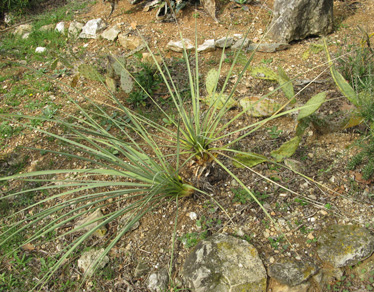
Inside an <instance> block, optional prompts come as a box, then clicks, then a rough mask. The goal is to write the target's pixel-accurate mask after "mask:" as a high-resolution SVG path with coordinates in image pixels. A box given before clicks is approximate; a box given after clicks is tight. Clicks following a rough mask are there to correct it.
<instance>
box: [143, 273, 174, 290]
mask: <svg viewBox="0 0 374 292" xmlns="http://www.w3.org/2000/svg"><path fill="white" fill-rule="evenodd" d="M168 284H169V274H168V270H167V269H166V268H165V269H162V270H160V271H157V272H155V273H152V274H151V275H150V276H149V277H148V284H147V288H148V289H149V290H150V291H151V292H162V291H167V288H168Z"/></svg>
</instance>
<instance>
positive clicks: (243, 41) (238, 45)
mask: <svg viewBox="0 0 374 292" xmlns="http://www.w3.org/2000/svg"><path fill="white" fill-rule="evenodd" d="M249 43H250V39H248V38H244V39H239V40H238V41H237V42H236V43H235V44H234V45H233V46H232V47H231V48H232V49H233V50H238V49H240V48H242V49H243V50H244V49H245V48H246V47H247V46H248V45H249ZM242 44H243V46H242Z"/></svg>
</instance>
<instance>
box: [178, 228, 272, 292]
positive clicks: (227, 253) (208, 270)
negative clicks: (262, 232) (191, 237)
mask: <svg viewBox="0 0 374 292" xmlns="http://www.w3.org/2000/svg"><path fill="white" fill-rule="evenodd" d="M183 277H184V280H185V282H186V283H187V284H188V285H189V286H190V288H192V289H193V291H196V292H205V291H212V292H213V291H214V292H226V291H231V292H239V291H251V292H265V291H266V282H267V275H266V270H265V268H264V265H263V263H262V261H261V259H260V258H259V256H258V252H257V250H256V249H255V248H254V247H253V246H252V245H251V244H249V243H248V242H247V241H245V240H242V239H239V238H236V237H233V236H229V235H225V234H216V235H213V236H211V237H209V238H207V239H205V240H202V241H200V242H199V243H198V244H197V246H196V247H195V248H194V249H193V250H192V252H191V253H190V254H189V255H188V256H187V258H186V261H185V263H184V266H183Z"/></svg>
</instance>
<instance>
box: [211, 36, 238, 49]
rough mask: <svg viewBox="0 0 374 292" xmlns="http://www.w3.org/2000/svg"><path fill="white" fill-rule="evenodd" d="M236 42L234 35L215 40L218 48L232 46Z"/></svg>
mask: <svg viewBox="0 0 374 292" xmlns="http://www.w3.org/2000/svg"><path fill="white" fill-rule="evenodd" d="M233 43H234V38H233V37H223V38H220V39H218V40H216V41H215V43H214V44H215V46H216V47H217V48H230V47H231V46H232V44H233Z"/></svg>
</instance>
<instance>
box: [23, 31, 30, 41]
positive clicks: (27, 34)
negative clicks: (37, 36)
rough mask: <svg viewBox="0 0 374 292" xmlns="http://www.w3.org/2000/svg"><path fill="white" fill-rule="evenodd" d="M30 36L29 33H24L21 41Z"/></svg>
mask: <svg viewBox="0 0 374 292" xmlns="http://www.w3.org/2000/svg"><path fill="white" fill-rule="evenodd" d="M29 36H30V32H26V33H25V34H24V35H23V36H22V39H24V40H25V39H28V38H29Z"/></svg>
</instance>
